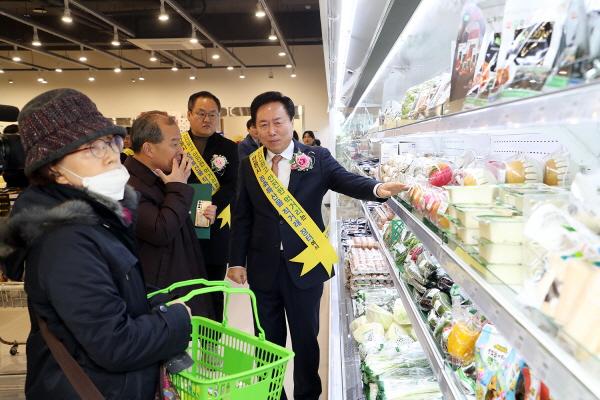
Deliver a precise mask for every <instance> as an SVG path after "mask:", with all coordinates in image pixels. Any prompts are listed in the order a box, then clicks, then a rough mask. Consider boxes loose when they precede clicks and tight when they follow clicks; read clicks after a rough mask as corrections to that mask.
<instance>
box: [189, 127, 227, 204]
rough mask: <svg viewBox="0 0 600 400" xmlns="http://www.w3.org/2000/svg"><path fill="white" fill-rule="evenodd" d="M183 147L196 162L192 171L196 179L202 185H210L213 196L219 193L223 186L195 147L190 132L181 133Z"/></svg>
mask: <svg viewBox="0 0 600 400" xmlns="http://www.w3.org/2000/svg"><path fill="white" fill-rule="evenodd" d="M181 147H183V150H184V151H185V152H186V153H187V154H189V155H190V156H191V157H192V161H194V163H193V165H192V171H194V174H195V175H196V178H198V180H199V181H200V183H204V184H210V185H211V186H212V194H213V195H214V194H215V193H217V191H218V190H219V188H220V187H221V185H219V180H218V179H217V176H216V175H215V173H214V172H213V171H212V169H211V168H210V166H209V165H208V164H207V163H206V161H204V158H203V157H202V155H201V154H200V152H199V151H198V149H197V148H196V146H195V145H194V142H193V141H192V138H191V137H190V134H189V133H188V132H181Z"/></svg>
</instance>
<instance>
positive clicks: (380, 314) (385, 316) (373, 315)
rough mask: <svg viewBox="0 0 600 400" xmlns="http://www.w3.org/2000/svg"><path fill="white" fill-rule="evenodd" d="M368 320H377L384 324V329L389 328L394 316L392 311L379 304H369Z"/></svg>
mask: <svg viewBox="0 0 600 400" xmlns="http://www.w3.org/2000/svg"><path fill="white" fill-rule="evenodd" d="M366 316H367V320H368V321H369V322H377V323H380V324H381V326H383V329H385V330H387V329H388V328H389V327H390V325H391V324H392V322H394V316H393V315H392V313H391V312H389V311H387V310H384V309H383V308H381V307H379V306H378V305H377V304H369V305H368V306H367V313H366Z"/></svg>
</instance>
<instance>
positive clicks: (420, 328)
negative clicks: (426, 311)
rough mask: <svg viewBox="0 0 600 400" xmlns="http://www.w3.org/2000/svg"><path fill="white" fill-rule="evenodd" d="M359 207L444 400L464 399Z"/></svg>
mask: <svg viewBox="0 0 600 400" xmlns="http://www.w3.org/2000/svg"><path fill="white" fill-rule="evenodd" d="M361 206H362V208H363V211H364V213H365V216H366V217H367V220H368V221H369V225H370V227H371V231H372V232H373V235H374V236H375V237H376V239H377V241H378V242H379V244H380V246H381V251H382V252H383V254H384V256H385V259H386V260H387V263H388V267H389V269H390V275H391V276H392V279H393V281H394V286H395V287H396V289H397V290H398V294H399V296H400V299H401V300H402V304H403V305H404V308H405V309H406V311H407V313H408V315H409V318H410V321H411V323H412V326H413V329H414V331H415V334H416V336H417V338H418V339H419V343H420V344H421V346H422V347H423V349H424V350H425V354H426V355H427V358H428V359H429V362H430V363H431V369H432V370H433V372H434V375H435V377H436V378H437V380H438V382H439V384H440V390H441V392H442V394H443V395H444V399H445V400H449V399H465V398H466V397H465V395H464V394H463V392H462V391H461V390H460V387H459V385H458V382H457V380H456V379H455V377H454V374H453V371H452V370H450V368H449V367H447V366H446V364H445V361H444V358H443V356H442V354H441V353H440V350H439V348H438V346H437V344H436V343H435V341H434V339H433V337H432V335H431V333H430V330H429V327H428V326H427V324H426V322H425V321H424V320H423V318H422V316H421V313H420V311H419V310H418V308H417V305H416V304H415V303H414V302H413V300H412V297H411V295H410V292H409V289H408V287H407V286H406V284H405V283H404V281H403V280H402V279H400V278H399V276H398V271H397V269H396V268H395V261H394V257H392V255H391V254H390V252H389V250H388V249H387V247H386V246H385V243H384V241H383V238H382V235H381V233H380V232H379V229H378V228H377V224H376V223H375V221H374V220H373V217H372V215H371V213H370V212H369V210H368V208H367V206H366V202H364V201H361Z"/></svg>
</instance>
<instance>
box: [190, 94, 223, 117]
mask: <svg viewBox="0 0 600 400" xmlns="http://www.w3.org/2000/svg"><path fill="white" fill-rule="evenodd" d="M200 97H203V98H206V99H211V100H212V101H214V102H215V103H217V108H218V109H219V112H221V102H220V101H219V98H218V97H217V96H215V95H214V94H212V93H211V92H207V91H206V90H203V91H201V92H196V93H194V94H193V95H191V96H190V98H189V100H188V111H192V110H193V109H194V105H195V104H196V100H198V99H199V98H200Z"/></svg>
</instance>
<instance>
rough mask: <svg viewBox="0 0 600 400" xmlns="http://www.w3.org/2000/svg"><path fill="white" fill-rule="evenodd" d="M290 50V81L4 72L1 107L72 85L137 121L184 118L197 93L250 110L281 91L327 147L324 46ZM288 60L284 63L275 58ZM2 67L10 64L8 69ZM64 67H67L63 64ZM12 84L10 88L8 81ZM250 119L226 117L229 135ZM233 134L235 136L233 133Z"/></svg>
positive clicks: (256, 75)
mask: <svg viewBox="0 0 600 400" xmlns="http://www.w3.org/2000/svg"><path fill="white" fill-rule="evenodd" d="M274 49H276V48H274V47H272V46H271V47H263V48H239V49H236V50H235V53H236V55H238V56H239V57H240V58H241V59H242V60H244V61H245V62H247V63H250V62H251V61H252V62H257V63H258V62H259V61H260V60H265V59H267V60H268V61H267V62H271V61H273V60H272V59H271V57H272V53H273V52H274V51H276V50H274ZM292 52H293V54H294V57H295V59H296V63H297V68H296V73H297V77H296V78H291V77H290V76H289V75H290V70H289V69H285V68H277V69H274V70H273V74H274V78H273V79H269V78H268V73H269V70H268V69H264V68H261V69H248V70H246V71H245V75H246V79H239V77H238V75H239V70H235V71H227V70H226V69H214V70H198V72H197V74H196V75H197V76H198V79H196V80H195V81H191V80H189V79H188V77H189V75H190V71H189V70H183V69H182V70H179V71H177V72H172V71H169V70H167V71H147V72H145V73H144V78H145V79H146V80H145V81H144V82H136V83H131V78H133V77H137V76H139V72H137V71H123V72H122V73H121V74H116V73H114V72H112V71H101V72H95V74H94V75H95V77H96V81H95V82H88V81H87V77H88V73H87V72H79V71H65V72H63V73H56V72H46V73H44V77H45V79H47V80H48V82H49V83H48V84H46V85H44V84H40V83H38V82H37V81H36V79H37V77H38V74H37V73H34V72H18V73H17V72H8V71H7V72H6V73H5V74H3V75H0V104H10V105H15V106H17V107H19V108H21V107H23V105H25V103H27V101H29V100H31V99H32V98H33V97H34V96H36V95H38V94H40V93H42V92H44V91H46V90H50V89H55V88H60V87H70V88H74V89H77V90H80V91H82V92H84V93H85V94H86V95H88V96H90V98H91V99H92V100H93V101H94V102H95V103H96V104H97V106H98V108H99V109H100V111H101V112H102V113H103V114H104V115H106V116H107V117H135V116H136V115H138V114H139V113H140V112H142V111H148V110H154V109H158V110H165V111H168V112H172V113H176V114H185V112H186V109H187V99H188V97H189V95H190V94H192V93H194V92H196V91H199V90H209V91H211V92H213V93H214V94H215V95H217V97H219V99H220V100H221V103H222V105H223V106H224V107H249V106H250V102H251V101H252V99H253V98H254V97H255V96H256V95H257V94H259V93H262V92H264V91H267V90H279V91H281V92H283V93H284V94H285V95H287V96H290V97H291V98H292V100H294V102H295V103H296V104H297V105H303V106H304V108H305V116H304V129H311V130H314V131H316V132H317V136H318V137H319V138H320V139H321V140H322V142H323V144H324V145H329V144H332V143H333V140H331V139H330V138H329V130H328V116H327V86H326V82H325V67H324V62H323V49H322V47H321V46H295V47H292ZM275 61H279V62H285V61H286V60H285V59H280V60H275ZM3 67H4V68H9V67H11V66H9V65H4V66H3ZM63 68H64V65H63ZM9 78H10V79H13V80H14V81H15V83H14V84H8V79H9ZM246 120H247V118H245V117H244V118H238V117H236V118H228V119H226V120H225V131H226V134H228V136H235V135H236V134H238V135H239V134H242V133H245V122H246ZM231 131H233V132H231Z"/></svg>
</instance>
